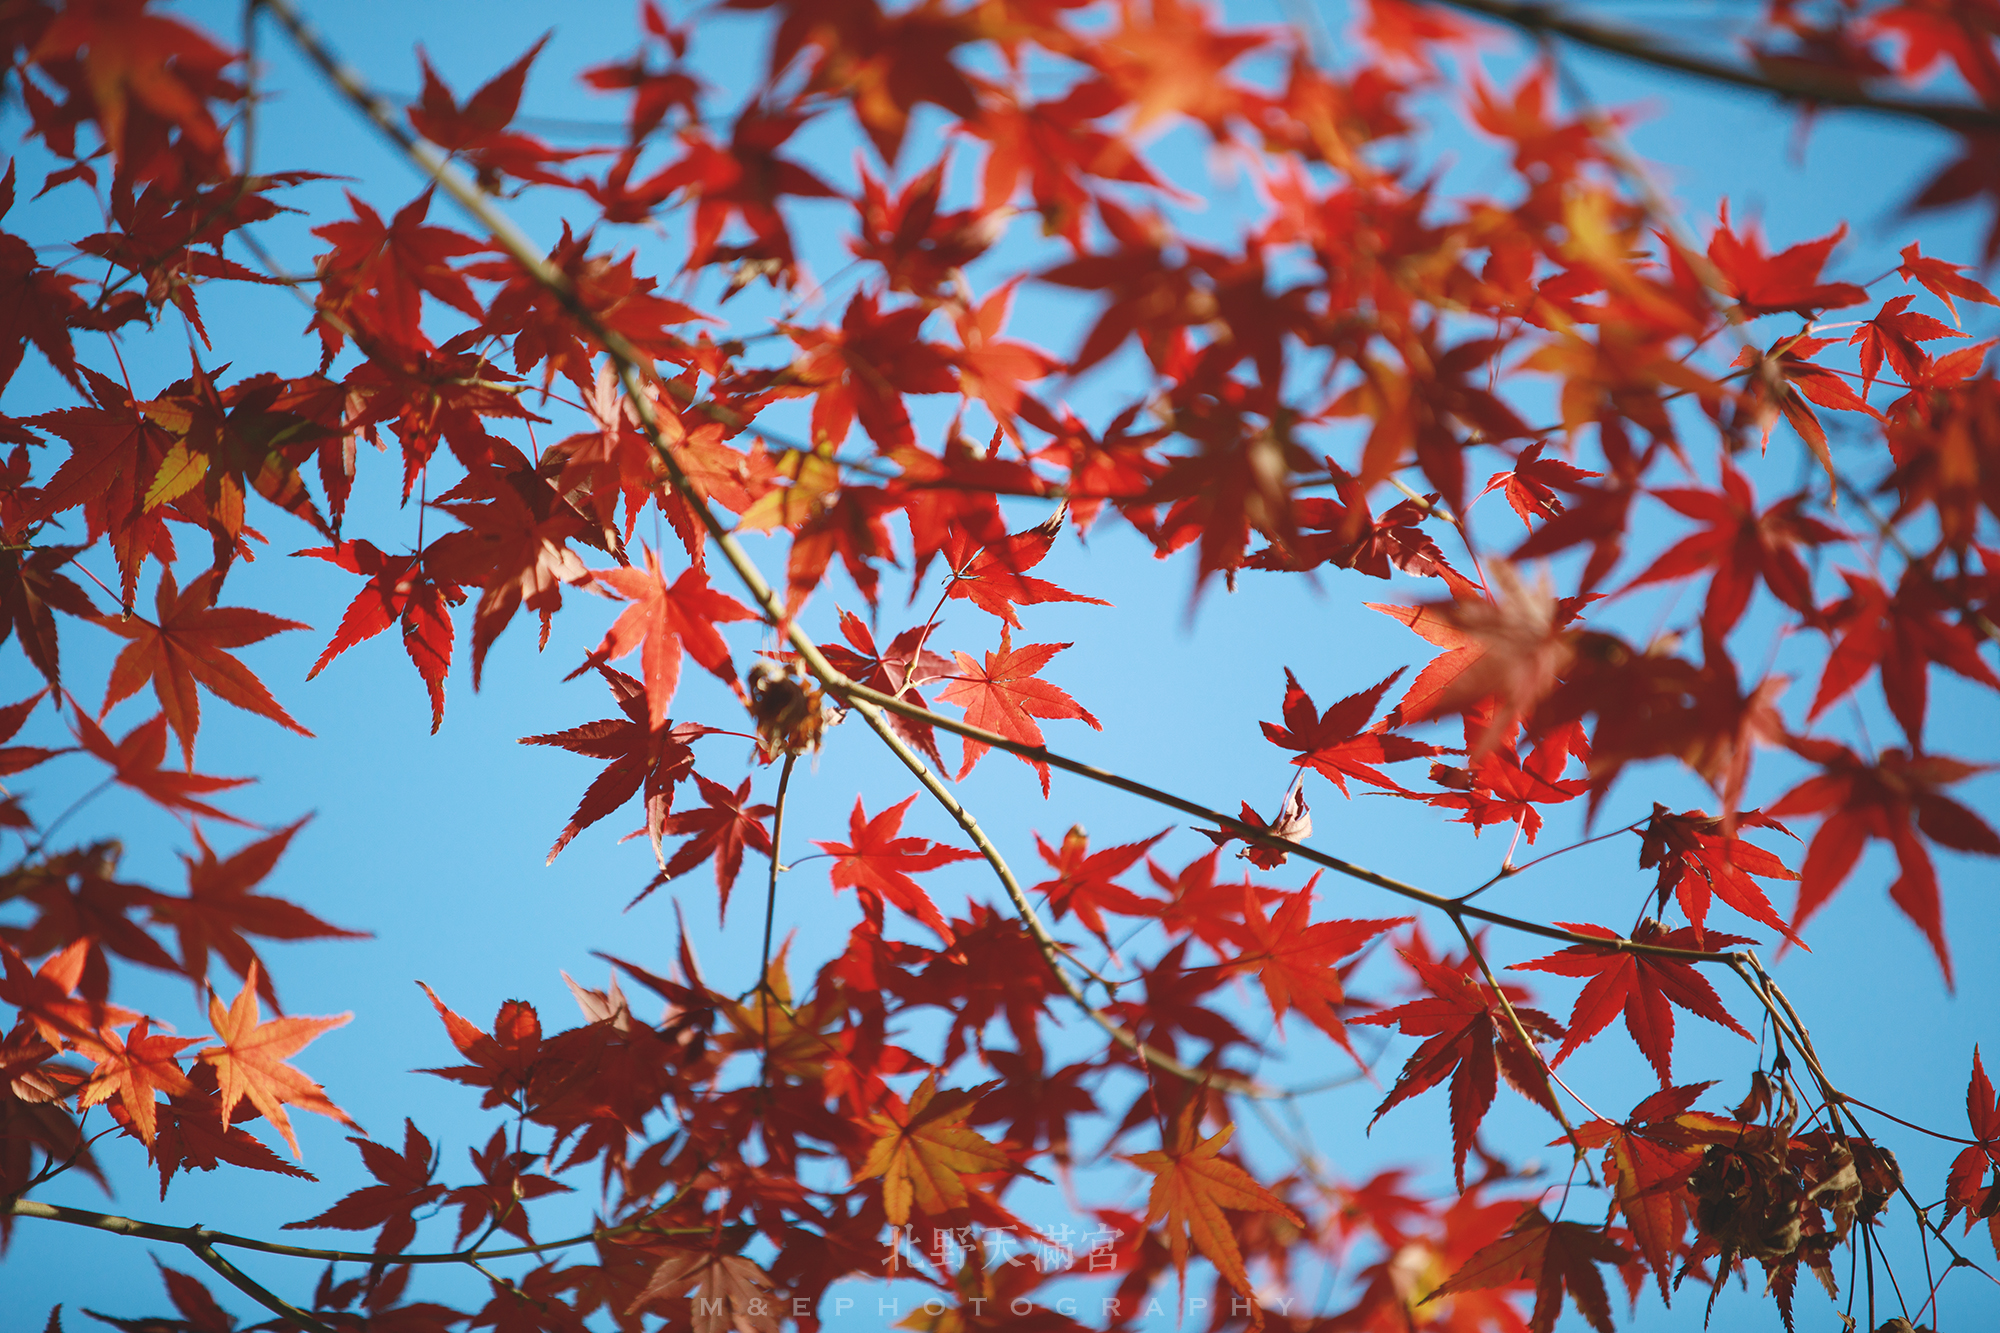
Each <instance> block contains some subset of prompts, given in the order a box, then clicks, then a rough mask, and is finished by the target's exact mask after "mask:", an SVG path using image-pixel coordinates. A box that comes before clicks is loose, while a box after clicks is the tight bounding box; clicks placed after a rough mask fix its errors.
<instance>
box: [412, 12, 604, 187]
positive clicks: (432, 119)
mask: <svg viewBox="0 0 2000 1333" xmlns="http://www.w3.org/2000/svg"><path fill="white" fill-rule="evenodd" d="M548 40H549V39H548V38H547V37H543V38H542V39H541V40H540V41H538V42H536V43H535V44H534V45H533V46H531V47H529V48H528V50H527V53H526V54H525V55H523V56H522V57H521V58H520V59H519V60H516V61H515V62H514V63H513V64H511V65H509V66H508V67H507V68H506V69H503V70H501V71H500V72H499V73H498V74H495V75H494V76H493V77H492V78H490V79H488V80H487V81H486V82H485V83H483V84H481V85H480V88H479V91H478V92H476V93H474V94H473V95H472V96H470V97H468V98H466V99H465V104H464V105H463V106H461V105H459V103H458V100H457V99H456V98H454V97H453V96H452V93H451V89H449V88H447V87H446V86H445V84H444V80H442V79H440V78H439V77H438V75H437V71H436V70H434V69H432V68H431V62H430V57H429V56H428V55H426V54H425V53H424V52H423V51H422V50H419V51H418V52H417V59H418V60H419V62H421V64H422V65H423V70H424V91H423V93H422V95H421V97H420V98H419V99H418V101H417V103H416V105H414V106H412V107H410V108H409V111H408V113H407V114H408V115H409V118H410V124H411V125H412V126H414V127H415V128H416V131H417V133H419V134H421V135H423V136H424V137H425V138H426V139H429V140H430V141H431V142H432V143H434V144H436V145H437V146H438V147H440V148H442V149H444V150H445V151H446V152H448V153H452V154H454V155H457V156H459V157H461V158H463V159H464V160H466V161H468V162H470V163H471V164H472V167H473V170H474V172H475V173H476V174H477V175H478V177H479V183H480V184H481V185H482V186H484V187H485V188H486V189H487V190H488V191H489V192H492V193H496V194H497V193H499V187H500V176H501V173H502V172H505V173H506V174H507V175H509V176H513V177H516V178H518V179H520V180H527V181H535V182H537V183H539V184H543V185H561V186H567V185H569V184H570V183H571V182H570V181H569V180H567V179H566V178H564V177H562V176H560V175H557V174H556V173H555V172H553V171H550V170H549V169H548V164H549V163H552V162H566V161H569V160H571V159H574V158H577V157H581V156H583V154H581V153H577V152H564V151H561V150H558V149H554V148H550V147H549V146H548V145H547V144H545V143H543V142H542V141H541V140H539V139H536V138H534V137H533V136H531V135H527V134H523V133H521V132H520V131H518V130H509V129H508V128H507V126H508V125H509V124H511V123H512V122H513V119H514V113H515V112H516V111H518V110H519V109H520V106H521V91H522V88H523V87H524V86H525V85H526V83H527V79H528V66H529V65H531V64H533V63H534V60H535V57H536V56H538V55H540V54H541V50H542V47H543V46H544V45H546V44H547V43H548ZM600 86H601V85H600Z"/></svg>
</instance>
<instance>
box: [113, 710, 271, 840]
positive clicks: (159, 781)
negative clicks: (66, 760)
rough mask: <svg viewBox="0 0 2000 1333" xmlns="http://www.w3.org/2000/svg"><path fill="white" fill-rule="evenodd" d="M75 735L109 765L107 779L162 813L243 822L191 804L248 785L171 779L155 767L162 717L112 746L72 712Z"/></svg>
mask: <svg viewBox="0 0 2000 1333" xmlns="http://www.w3.org/2000/svg"><path fill="white" fill-rule="evenodd" d="M75 730H76V737H77V739H78V740H80V741H82V742H83V748H84V749H86V750H88V751H89V752H90V753H91V754H93V755H95V756H97V757H98V758H99V759H101V760H103V761H104V762H105V763H107V764H109V765H110V766H111V768H112V770H113V771H112V777H113V778H114V779H115V780H116V781H117V782H119V783H120V784H121V785H123V786H127V787H130V788H131V789H132V790H133V791H136V792H138V793H139V794H140V795H142V796H144V797H146V798H147V799H149V800H152V801H155V802H158V803H159V804H160V805H162V806H164V807H166V808H167V809H168V810H176V811H181V812H183V813H186V814H189V815H201V816H203V817H205V818H208V819H222V820H227V821H228V822H229V823H231V824H242V823H243V822H244V821H243V820H240V819H238V818H237V817H236V816H235V815H231V814H224V813H223V812H222V811H220V810H218V809H216V808H215V807H214V806H212V805H208V804H206V803H204V802H202V801H199V800H196V799H195V798H196V796H197V795H199V794H204V793H207V792H212V791H226V790H228V789H229V788H231V787H241V786H244V785H245V784H247V783H249V782H251V781H252V780H253V779H250V778H212V777H209V776H207V775H206V774H202V773H188V772H182V773H176V772H174V771H173V770H171V769H162V768H161V767H160V761H161V760H163V759H165V758H166V757H167V715H166V714H165V713H155V714H153V716H152V717H151V718H149V719H148V720H147V721H144V722H141V723H140V724H139V725H138V726H136V727H134V728H132V730H130V731H128V732H126V733H125V736H124V738H123V739H121V740H120V741H118V742H117V744H115V745H114V744H113V743H112V741H111V738H110V737H109V736H106V735H105V734H104V732H103V731H102V730H100V729H99V728H98V725H97V724H96V723H95V722H93V721H91V720H90V718H89V717H88V716H87V715H86V714H85V713H84V711H83V709H82V708H77V709H76V727H75Z"/></svg>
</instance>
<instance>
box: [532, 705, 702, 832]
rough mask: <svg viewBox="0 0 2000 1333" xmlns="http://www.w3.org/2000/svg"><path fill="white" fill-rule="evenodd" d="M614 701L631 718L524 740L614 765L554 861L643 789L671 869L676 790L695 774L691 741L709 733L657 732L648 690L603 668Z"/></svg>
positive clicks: (588, 797)
mask: <svg viewBox="0 0 2000 1333" xmlns="http://www.w3.org/2000/svg"><path fill="white" fill-rule="evenodd" d="M598 673H599V674H600V675H602V676H603V677H604V683H605V684H607V685H609V686H610V687H611V697H612V698H613V699H615V700H617V701H618V707H619V708H620V709H622V710H623V711H624V713H625V716H624V717H622V718H605V719H603V720H601V721H597V722H586V723H584V724H583V725H582V726H579V727H571V728H569V730H567V731H557V732H552V733H550V734H548V735H544V736H523V737H521V744H523V745H554V746H558V747H560V748H562V749H565V750H568V751H570V752H571V753H572V754H581V755H588V756H590V757H591V758H592V759H604V760H609V761H610V762H609V763H607V764H606V765H605V769H604V771H603V772H602V773H599V774H598V775H597V777H596V779H595V780H594V781H593V782H592V783H591V784H590V786H589V787H587V788H585V790H584V793H583V799H582V800H581V801H580V802H578V803H577V807H576V813H575V814H573V815H571V816H570V819H569V823H568V824H566V825H564V826H563V831H562V833H561V834H560V835H559V836H558V837H557V838H556V843H555V846H553V847H551V848H549V860H550V861H554V860H555V859H556V856H557V854H558V853H560V852H561V851H562V849H563V848H564V847H567V846H568V845H569V840H570V839H571V838H574V837H575V836H576V835H577V834H579V833H581V832H582V831H583V830H585V829H587V828H589V827H590V826H591V825H592V824H595V823H596V822H597V821H598V820H600V819H602V818H604V817H605V816H606V815H608V814H610V813H611V812H612V811H613V810H616V809H617V808H618V807H619V806H621V805H623V804H625V802H626V801H628V800H630V799H631V798H632V796H633V794H634V793H636V792H637V791H638V790H639V789H640V787H642V786H643V787H644V788H645V791H646V832H647V835H648V836H649V837H651V839H652V841H653V855H654V856H655V857H656V858H657V859H658V860H659V862H660V864H661V865H662V866H664V865H665V864H666V857H665V856H664V855H663V854H662V851H661V845H660V844H661V839H662V838H663V837H665V835H666V829H667V812H668V811H669V810H671V809H672V808H673V803H674V785H675V784H676V783H678V782H680V781H682V780H683V779H684V778H686V777H687V776H688V774H690V773H692V772H693V771H694V751H693V750H691V749H689V748H688V743H689V742H690V741H693V740H696V739H698V738H699V737H702V736H705V735H707V734H708V732H709V730H710V729H709V728H707V727H704V726H701V725H700V724H698V723H693V722H683V723H681V724H680V725H679V726H677V727H655V726H654V725H653V723H652V718H651V715H650V714H649V713H648V711H647V693H646V687H645V686H644V685H642V684H640V683H639V682H638V681H636V680H634V679H632V677H630V676H628V675H626V674H625V673H624V672H622V671H614V670H612V669H611V668H609V667H599V668H598Z"/></svg>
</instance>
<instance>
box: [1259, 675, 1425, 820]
mask: <svg viewBox="0 0 2000 1333" xmlns="http://www.w3.org/2000/svg"><path fill="white" fill-rule="evenodd" d="M1402 674H1403V672H1402V670H1401V669H1400V668H1399V669H1397V670H1395V671H1393V672H1391V673H1389V675H1388V676H1386V677H1384V678H1383V679H1382V680H1381V681H1380V682H1378V683H1377V684H1375V685H1373V686H1371V687H1369V688H1368V689H1366V690H1363V691H1361V692H1360V693H1358V694H1350V695H1348V696H1347V697H1346V698H1345V699H1342V700H1341V701H1340V702H1338V703H1333V704H1328V705H1327V708H1326V711H1325V712H1324V713H1321V712H1318V711H1317V710H1316V709H1315V708H1314V707H1313V701H1312V696H1311V695H1309V694H1307V693H1306V692H1305V690H1304V688H1303V687H1301V686H1300V684H1299V682H1298V677H1296V676H1294V675H1293V674H1292V671H1291V668H1290V667H1286V668H1285V703H1284V717H1285V725H1284V726H1282V727H1280V726H1278V725H1276V724H1275V723H1271V722H1264V723H1261V724H1259V725H1261V726H1262V727H1263V728H1264V736H1265V738H1266V739H1267V740H1269V741H1270V742H1271V744H1273V745H1275V746H1277V747H1278V748H1279V749H1281V750H1298V751H1300V752H1301V753H1300V754H1298V755H1296V756H1295V757H1294V758H1293V759H1292V763H1293V764H1294V765H1296V766H1298V767H1300V768H1312V769H1314V770H1315V771H1317V772H1318V773H1320V774H1322V775H1323V776H1325V777H1326V778H1327V779H1329V780H1330V781H1331V782H1332V783H1333V785H1334V786H1336V787H1338V788H1340V794H1341V795H1343V796H1348V795H1350V794H1351V793H1349V792H1348V790H1347V779H1348V778H1350V777H1353V778H1359V779H1360V780H1361V781H1363V782H1367V783H1371V784H1373V785H1374V786H1377V787H1382V788H1384V789H1386V790H1388V791H1395V792H1400V791H1401V790H1402V788H1401V787H1400V786H1399V785H1398V784H1397V783H1396V781H1395V780H1394V779H1393V778H1390V777H1389V776H1387V775H1386V774H1384V773H1381V772H1379V771H1378V770H1377V769H1376V768H1375V767H1374V765H1376V764H1393V763H1396V762H1397V761H1399V760H1403V759H1415V758H1418V757H1420V756H1422V755H1431V754H1437V753H1438V747H1437V746H1435V745H1426V744H1424V743H1423V742H1422V741H1415V740H1411V739H1409V738H1408V737H1407V736H1397V735H1393V734H1391V733H1390V732H1389V731H1388V730H1387V729H1386V727H1385V726H1382V725H1378V726H1374V727H1369V726H1368V719H1369V718H1371V717H1373V716H1374V715H1375V707H1376V705H1377V704H1379V703H1381V702H1382V694H1383V692H1384V691H1385V690H1387V689H1388V688H1389V687H1390V686H1391V685H1393V684H1394V683H1395V681H1396V678H1397V677H1398V676H1400V675H1402ZM1413 688H1414V687H1413ZM1363 728H1367V729H1366V730H1365V731H1364V730H1363Z"/></svg>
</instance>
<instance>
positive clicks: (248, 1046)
mask: <svg viewBox="0 0 2000 1333" xmlns="http://www.w3.org/2000/svg"><path fill="white" fill-rule="evenodd" d="M257 973H258V968H257V964H256V963H255V962H252V963H251V964H250V971H249V973H248V974H247V975H246V976H245V977H244V978H243V989H242V990H240V991H238V992H237V994H236V999H235V1000H234V1001H233V1002H232V1003H231V1004H230V1005H229V1007H228V1008H226V1009H225V1008H224V1007H223V1004H222V997H221V996H220V995H216V994H214V993H211V994H210V995H209V998H208V1021H209V1024H210V1025H211V1026H213V1027H214V1028H215V1035H216V1037H217V1038H219V1039H220V1040H221V1042H222V1045H220V1046H204V1047H202V1048H201V1049H200V1050H199V1051H197V1052H195V1058H196V1059H199V1060H201V1061H203V1062H205V1063H207V1064H208V1065H210V1066H211V1067H212V1068H213V1069H214V1070H215V1077H216V1081H217V1083H218V1084H220V1086H221V1091H222V1123H223V1124H224V1125H227V1124H228V1123H229V1113H230V1112H232V1111H234V1110H235V1109H236V1104H237V1103H238V1102H240V1101H242V1100H243V1099H244V1098H245V1097H248V1098H249V1099H250V1104H251V1105H252V1106H254V1107H256V1108H257V1109H258V1111H260V1112H262V1113H263V1116H264V1118H265V1119H266V1120H268V1121H270V1122H271V1123H272V1124H274V1125H276V1126H277V1127H278V1132H279V1133H281V1134H283V1135H284V1136H285V1142H286V1143H287V1144H289V1145H290V1146H291V1149H292V1156H293V1157H298V1156H300V1155H301V1154H300V1153H299V1140H298V1137H297V1136H296V1135H294V1134H293V1133H292V1122H291V1121H290V1119H288V1118H287V1117H286V1115H285V1103H286V1102H290V1103H291V1104H292V1105H294V1106H297V1107H301V1108H303V1109H304V1110H307V1111H312V1112H314V1113H316V1114H318V1115H323V1116H326V1117H327V1118H328V1119H331V1120H338V1121H339V1122H340V1123H341V1124H343V1125H346V1126H347V1127H348V1128H349V1129H356V1130H358V1129H360V1128H361V1126H359V1125H357V1124H355V1123H354V1121H353V1120H352V1119H350V1118H349V1116H348V1114H347V1112H345V1111H343V1110H341V1109H340V1108H339V1107H338V1106H335V1105H334V1104H333V1103H332V1102H331V1101H329V1100H328V1099H327V1095H326V1090H325V1089H323V1088H321V1087H320V1085H319V1084H317V1083H315V1082H313V1081H312V1080H311V1079H309V1078H307V1077H306V1076H305V1075H304V1074H302V1073H300V1072H299V1071H298V1070H296V1069H294V1068H292V1067H291V1066H290V1065H288V1064H286V1063H285V1059H286V1057H287V1056H292V1055H296V1054H298V1052H299V1051H300V1050H301V1049H302V1048H303V1047H304V1046H305V1045H306V1043H307V1042H309V1041H311V1040H312V1039H313V1038H315V1037H317V1036H319V1034H320V1033H322V1032H325V1031H326V1030H327V1029H329V1028H337V1027H339V1026H340V1025H341V1024H343V1023H345V1022H346V1021H347V1020H348V1019H350V1018H352V1017H354V1015H353V1014H351V1013H348V1014H340V1015H337V1016H335V1017H333V1018H296V1017H295V1018H275V1019H272V1020H271V1021H270V1022H268V1023H266V1022H264V1021H263V1012H262V1010H261V1009H260V1008H259V1006H258V1004H257ZM364 1132H365V1131H364Z"/></svg>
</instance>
